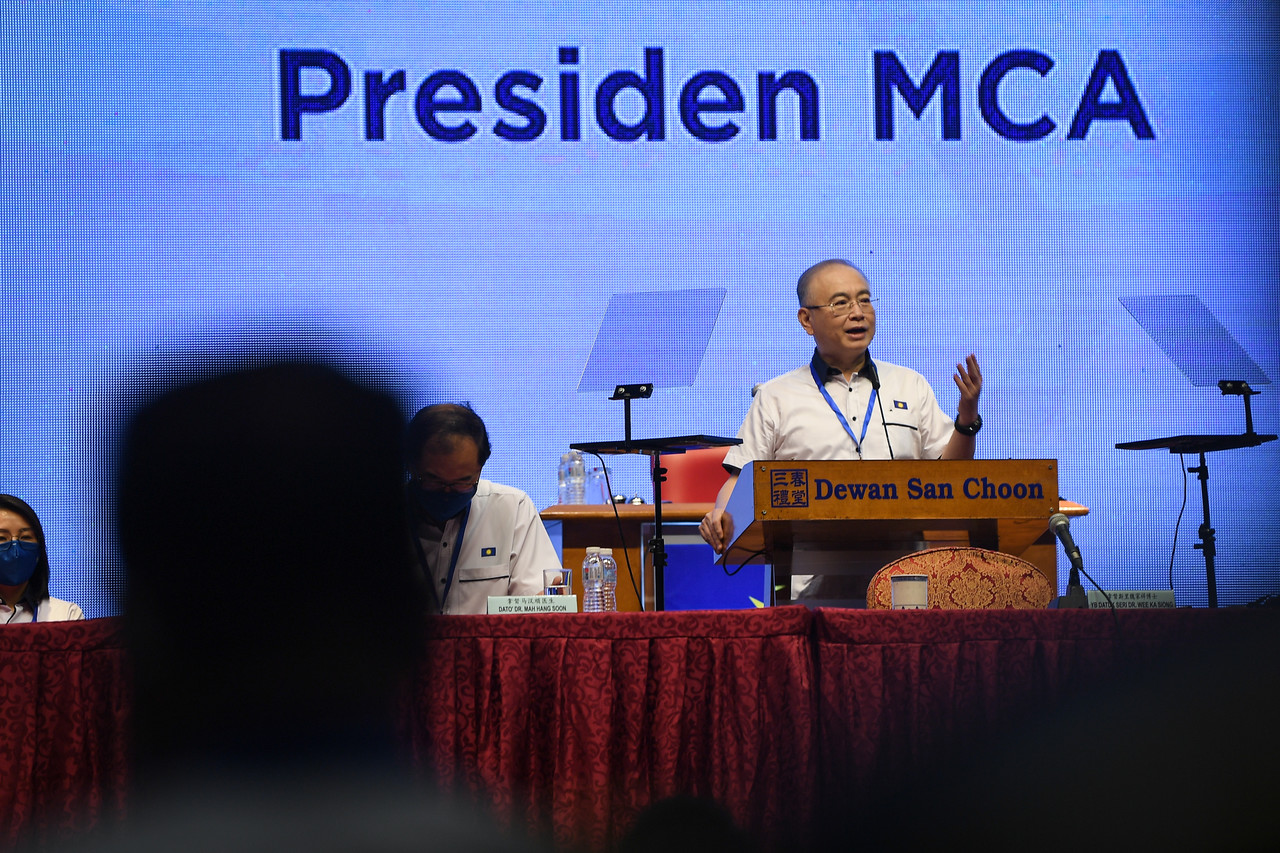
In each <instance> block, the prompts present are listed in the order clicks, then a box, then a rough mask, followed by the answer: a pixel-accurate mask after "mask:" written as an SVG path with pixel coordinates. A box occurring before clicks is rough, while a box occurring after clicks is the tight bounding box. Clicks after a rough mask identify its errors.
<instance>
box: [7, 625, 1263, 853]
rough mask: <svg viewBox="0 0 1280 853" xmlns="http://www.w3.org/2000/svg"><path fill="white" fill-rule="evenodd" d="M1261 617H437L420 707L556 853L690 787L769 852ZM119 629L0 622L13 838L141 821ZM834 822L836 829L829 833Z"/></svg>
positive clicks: (806, 839) (417, 750) (473, 787)
mask: <svg viewBox="0 0 1280 853" xmlns="http://www.w3.org/2000/svg"><path fill="white" fill-rule="evenodd" d="M1260 626H1261V627H1263V628H1269V629H1271V631H1272V634H1273V635H1274V633H1275V631H1274V629H1275V628H1276V627H1277V626H1280V616H1278V615H1277V614H1276V613H1275V612H1269V611H1257V610H1220V611H1208V610H1196V611H1192V610H1177V611H1127V612H1121V613H1118V614H1115V615H1113V614H1111V613H1108V612H1099V611H1093V612H1088V611H1074V612H1073V611H1064V612H1057V611H1025V610H1018V611H1015V610H1007V611H914V612H892V611H839V610H817V611H809V610H807V609H805V608H803V607H798V606H792V607H780V608H774V609H767V610H757V611H749V612H743V611H735V612H707V613H656V614H644V613H621V614H607V615H596V614H575V615H539V616H504V617H485V616H470V617H451V618H446V619H437V620H435V621H434V622H433V623H432V624H431V626H430V628H429V630H428V637H427V641H426V642H427V646H426V648H427V655H426V660H425V663H424V664H423V666H422V667H421V668H420V670H419V671H418V672H417V673H416V675H415V678H414V680H413V684H412V689H411V691H410V694H409V695H408V696H407V698H406V700H405V703H404V706H403V708H402V714H401V718H402V719H401V728H402V731H403V736H404V742H405V744H406V749H408V750H410V752H411V754H412V756H413V759H414V761H415V763H416V764H417V765H418V766H419V767H421V768H423V770H424V771H425V772H427V773H429V774H431V775H433V776H434V777H435V778H437V779H438V780H440V782H441V783H442V784H443V785H444V786H446V787H451V788H454V789H456V790H459V791H461V792H462V793H463V794H465V795H467V796H469V797H472V798H474V799H476V800H478V801H480V802H482V803H485V804H487V805H488V806H489V807H490V808H492V809H493V810H494V812H495V813H496V815H497V816H498V818H499V819H500V820H501V821H503V822H504V823H506V824H507V825H508V826H510V827H512V828H514V829H516V830H519V831H528V832H533V833H537V834H540V835H550V836H551V837H552V838H553V839H554V840H555V841H556V842H557V844H558V845H559V846H569V845H572V846H574V847H576V848H577V849H582V850H607V849H610V848H611V847H612V846H614V845H615V844H616V842H617V841H618V839H619V838H620V836H621V835H622V834H623V833H624V832H625V831H626V829H627V828H628V826H629V825H630V824H631V823H632V822H633V821H634V820H635V818H636V816H637V814H638V813H639V812H640V810H642V809H643V808H644V807H645V806H646V805H648V804H649V803H652V802H654V801H656V800H658V799H661V798H663V797H666V796H670V795H673V794H694V795H705V796H709V797H713V798H715V799H716V800H718V801H720V802H721V803H723V804H724V805H725V806H726V807H727V808H728V809H729V811H730V812H731V813H732V814H733V816H734V817H735V819H736V820H737V821H738V822H739V824H740V825H742V826H744V827H746V828H747V829H748V830H749V831H750V832H751V834H752V835H753V837H754V838H756V839H757V840H758V841H759V843H760V844H761V846H762V848H763V849H764V850H784V849H805V848H807V847H808V846H810V844H811V843H813V842H814V841H815V839H817V838H819V833H820V832H821V831H822V829H823V828H824V827H823V825H824V823H825V824H828V825H830V824H838V823H839V822H841V821H843V820H846V819H849V818H850V817H851V816H853V815H855V814H856V813H857V812H858V804H859V803H864V802H867V801H869V800H870V799H872V798H874V797H875V796H877V795H883V794H884V793H885V792H886V791H895V790H900V789H903V788H904V787H905V786H908V785H910V784H911V783H912V782H913V780H916V779H918V778H919V777H920V775H921V774H922V773H925V772H927V771H928V770H929V768H931V767H933V766H936V765H938V764H939V763H940V762H942V761H945V760H947V759H949V758H953V757H955V756H957V755H962V754H963V753H965V752H966V751H968V750H972V749H974V748H976V747H977V746H978V745H980V744H982V743H985V742H987V741H988V740H989V739H991V738H992V737H993V736H997V735H999V733H1000V732H1001V731H1002V730H1004V729H1005V728H1007V727H1008V726H1010V725H1013V724H1017V723H1019V722H1021V721H1025V720H1030V719H1034V718H1035V717H1036V716H1037V715H1043V714H1045V713H1046V712H1047V711H1048V710H1051V709H1053V708H1055V707H1057V706H1058V705H1060V704H1061V703H1063V702H1064V701H1066V700H1067V699H1069V698H1071V697H1078V696H1080V695H1083V694H1085V693H1087V692H1088V691H1090V690H1093V689H1096V688H1099V687H1101V686H1104V685H1106V684H1108V683H1111V682H1113V681H1114V680H1115V679H1116V678H1119V677H1121V676H1123V675H1124V674H1125V673H1129V672H1133V671H1134V670H1135V668H1141V667H1143V666H1147V665H1150V664H1151V663H1152V662H1154V661H1158V660H1168V659H1170V658H1176V657H1177V656H1178V655H1183V654H1187V653H1188V650H1189V649H1193V648H1196V647H1198V646H1200V645H1203V644H1204V643H1206V642H1210V641H1213V640H1214V639H1215V638H1218V637H1222V636H1224V635H1229V634H1232V633H1239V632H1243V631H1250V630H1256V629H1258V628H1259V627H1260ZM127 684H128V678H127V661H126V659H125V654H124V650H123V645H122V638H121V632H120V623H119V620H117V619H102V620H93V621H89V622H82V623H64V624H48V625H35V626H21V627H19V626H13V627H9V628H3V629H0V816H2V817H0V845H7V846H13V845H14V844H16V843H18V842H34V843H36V844H42V843H47V842H52V841H57V840H59V839H62V838H66V837H69V836H72V835H75V834H76V833H78V832H80V831H83V830H84V829H86V828H88V827H91V826H93V825H94V824H95V823H96V822H97V821H99V820H100V819H102V818H103V817H104V816H106V815H115V814H121V813H123V811H124V809H125V806H126V802H125V800H126V787H127V781H128V765H127V754H126V749H125V743H126V738H125V734H126V732H127V729H128V724H129V695H128V689H127ZM828 828H829V827H828Z"/></svg>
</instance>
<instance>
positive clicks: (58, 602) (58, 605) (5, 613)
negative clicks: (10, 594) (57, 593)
mask: <svg viewBox="0 0 1280 853" xmlns="http://www.w3.org/2000/svg"><path fill="white" fill-rule="evenodd" d="M35 615H36V618H35V619H34V620H33V619H32V618H31V611H30V610H29V609H28V608H27V605H26V603H25V602H19V603H18V606H17V607H10V606H9V605H7V604H5V603H4V602H2V601H0V625H21V624H22V623H24V622H26V623H30V622H33V621H34V622H37V623H40V622H74V621H75V620H77V619H83V618H84V611H83V610H81V609H80V605H78V604H76V603H74V602H71V601H63V600H62V599H61V598H54V597H53V596H50V597H48V598H46V599H45V600H44V601H42V602H40V606H39V607H38V608H36V614H35Z"/></svg>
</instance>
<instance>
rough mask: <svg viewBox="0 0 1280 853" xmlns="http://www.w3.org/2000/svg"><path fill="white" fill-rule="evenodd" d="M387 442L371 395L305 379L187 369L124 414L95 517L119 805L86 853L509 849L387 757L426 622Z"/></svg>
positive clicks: (309, 373) (385, 406)
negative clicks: (108, 569) (101, 543)
mask: <svg viewBox="0 0 1280 853" xmlns="http://www.w3.org/2000/svg"><path fill="white" fill-rule="evenodd" d="M244 361H245V360H241V362H240V363H244ZM223 363H227V364H235V363H236V361H235V360H234V359H227V360H225V361H224V362H223ZM188 375H189V374H188ZM401 437H402V417H401V413H400V411H399V408H398V406H397V405H396V404H395V402H394V401H393V400H392V399H391V398H390V397H388V396H387V395H385V394H383V393H381V392H379V391H377V390H375V389H372V388H369V387H365V386H363V385H360V384H358V383H356V382H354V381H352V380H351V379H350V378H348V377H347V376H346V375H344V374H343V373H342V372H341V371H339V370H338V369H336V368H334V367H330V366H326V365H324V364H318V363H309V362H305V361H281V362H276V363H264V362H262V361H261V360H259V361H257V363H256V364H255V365H254V366H249V367H241V368H236V369H229V370H225V371H221V372H215V373H210V372H208V371H207V370H206V373H205V378H201V379H196V380H191V381H187V382H185V383H182V384H178V385H176V386H175V387H172V388H171V389H170V390H168V391H166V392H164V393H162V394H160V395H159V396H158V397H156V398H154V399H153V400H151V401H149V402H147V403H145V404H144V405H141V406H140V407H139V408H138V409H137V411H136V412H135V413H134V415H133V417H132V419H131V420H130V422H129V423H128V427H127V430H126V432H125V434H124V438H123V441H122V444H121V447H120V452H119V458H118V479H117V482H116V492H115V500H116V523H117V531H118V535H119V544H120V549H121V553H122V555H123V557H124V560H125V565H126V569H127V573H128V590H127V594H126V599H125V620H126V631H127V638H128V644H129V651H130V656H131V660H132V664H133V671H134V678H135V688H136V698H135V702H134V708H135V716H134V719H133V721H132V727H131V728H132V731H133V751H134V756H135V759H134V760H135V764H134V767H135V770H136V785H135V786H134V787H135V794H134V798H133V800H132V801H131V805H130V815H129V817H128V818H127V819H126V821H125V822H124V823H123V825H122V826H119V827H115V828H114V829H113V830H112V831H109V832H104V833H102V834H101V835H100V836H99V837H98V838H97V839H95V846H96V847H97V848H99V849H121V850H125V849H127V850H139V849H141V850H147V849H155V850H158V849H161V848H165V849H169V848H172V847H173V846H180V847H181V848H182V849H184V850H187V851H188V853H190V851H191V850H192V849H195V850H214V849H218V850H221V849H228V848H231V849H237V850H266V849H271V850H282V849H283V850H327V851H339V850H342V851H345V850H362V851H363V850H388V851H398V850H411V849H429V848H433V847H434V848H437V849H462V850H517V849H524V847H523V845H519V844H516V843H513V842H511V841H508V840H506V839H503V838H501V837H499V836H497V835H496V834H495V833H494V832H493V830H492V829H490V828H489V825H488V824H487V823H485V822H484V820H483V819H482V818H480V817H479V816H477V815H473V814H472V813H470V812H468V811H466V810H463V809H459V808H458V807H456V806H455V805H453V804H449V803H445V802H443V801H442V800H440V799H439V798H438V797H437V796H435V795H433V794H431V793H429V792H427V791H424V790H422V789H420V788H419V787H417V786H415V785H413V784H412V783H411V782H410V781H409V780H410V774H409V772H408V768H407V767H405V766H404V762H401V761H399V760H398V759H397V755H398V754H401V753H402V752H403V751H402V750H400V749H398V748H397V742H396V739H395V737H394V726H393V718H394V717H393V715H394V709H395V702H396V697H397V694H398V691H399V689H400V687H401V686H402V685H403V683H404V680H405V679H406V678H407V677H408V676H409V674H410V673H411V672H412V668H413V666H414V664H415V662H416V661H417V659H418V653H419V651H420V650H421V647H422V644H423V633H422V630H421V628H422V622H421V620H422V618H423V613H424V611H425V602H424V600H423V597H422V589H421V586H420V585H419V584H418V583H416V582H415V580H414V577H413V572H412V566H411V563H410V554H409V551H408V548H407V546H406V544H405V537H404V518H405V507H404V474H403V468H402V466H401V458H400V449H401V446H402V444H401Z"/></svg>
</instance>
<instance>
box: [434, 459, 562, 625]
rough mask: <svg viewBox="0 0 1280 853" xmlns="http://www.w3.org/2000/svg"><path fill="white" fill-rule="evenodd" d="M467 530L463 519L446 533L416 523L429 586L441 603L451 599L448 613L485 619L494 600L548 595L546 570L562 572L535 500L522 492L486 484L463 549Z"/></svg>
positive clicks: (475, 505)
mask: <svg viewBox="0 0 1280 853" xmlns="http://www.w3.org/2000/svg"><path fill="white" fill-rule="evenodd" d="M461 527H462V516H461V515H459V516H456V517H454V518H451V519H449V520H448V521H447V522H445V525H444V529H443V532H441V531H440V529H439V528H436V529H435V530H432V529H431V527H430V526H429V525H427V524H426V523H424V522H422V521H420V520H419V521H415V530H414V535H415V536H416V537H417V539H418V543H419V544H420V545H421V546H422V550H421V551H420V552H419V553H420V554H421V555H422V556H424V557H425V558H426V561H427V571H426V576H427V582H428V583H429V584H431V589H432V592H433V593H434V598H435V600H436V601H439V600H440V599H441V598H442V597H444V598H445V601H444V607H443V609H442V610H441V612H442V613H446V614H462V613H472V614H481V613H484V612H485V610H486V606H487V604H488V599H489V596H491V595H536V594H537V593H539V592H541V591H542V570H543V569H558V568H560V558H559V557H558V556H557V555H556V549H555V546H554V545H552V544H551V537H550V536H548V535H547V529H546V527H544V526H543V524H542V518H541V517H540V516H539V515H538V510H537V509H536V508H535V507H534V504H533V499H532V498H530V497H529V496H528V495H527V494H525V493H524V492H522V491H521V490H520V489H517V488H514V487H512V486H504V485H501V484H500V483H493V482H490V481H489V480H481V481H480V482H479V483H478V484H477V485H476V494H475V497H473V498H472V499H471V509H470V511H469V512H468V513H467V526H466V529H465V530H464V531H463V534H462V542H461V543H458V541H457V537H458V531H459V529H461ZM437 533H438V534H439V538H436V535H435V534H437ZM455 548H461V551H460V552H459V553H458V563H457V566H456V568H455V569H454V577H453V584H452V585H451V586H450V585H449V584H448V577H449V561H450V559H451V558H452V557H453V551H454V549H455ZM446 586H447V587H448V593H447V596H446Z"/></svg>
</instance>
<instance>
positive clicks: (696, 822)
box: [618, 796, 758, 853]
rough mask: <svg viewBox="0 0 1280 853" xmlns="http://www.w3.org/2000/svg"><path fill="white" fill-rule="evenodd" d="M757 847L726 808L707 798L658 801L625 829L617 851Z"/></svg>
mask: <svg viewBox="0 0 1280 853" xmlns="http://www.w3.org/2000/svg"><path fill="white" fill-rule="evenodd" d="M757 849H758V848H757V846H756V844H755V843H754V842H753V841H752V839H751V837H750V836H749V835H747V833H746V832H744V831H743V830H742V829H740V828H739V827H738V825H737V824H736V823H734V820H733V816H732V815H731V814H729V810H728V809H726V808H725V807H724V806H722V805H721V804H720V803H718V802H716V801H715V800H712V799H709V798H706V797H691V796H676V797H668V798H667V799H665V800H658V801H657V802H656V803H653V804H652V805H650V806H649V807H648V808H646V809H645V810H644V811H642V812H641V813H640V815H639V817H637V818H636V822H635V823H634V824H632V825H631V828H630V829H629V830H627V834H626V835H625V836H623V838H622V842H621V843H620V844H619V846H618V851H619V853H706V852H707V851H716V853H720V852H721V851H723V853H754V851H756V850H757Z"/></svg>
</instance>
